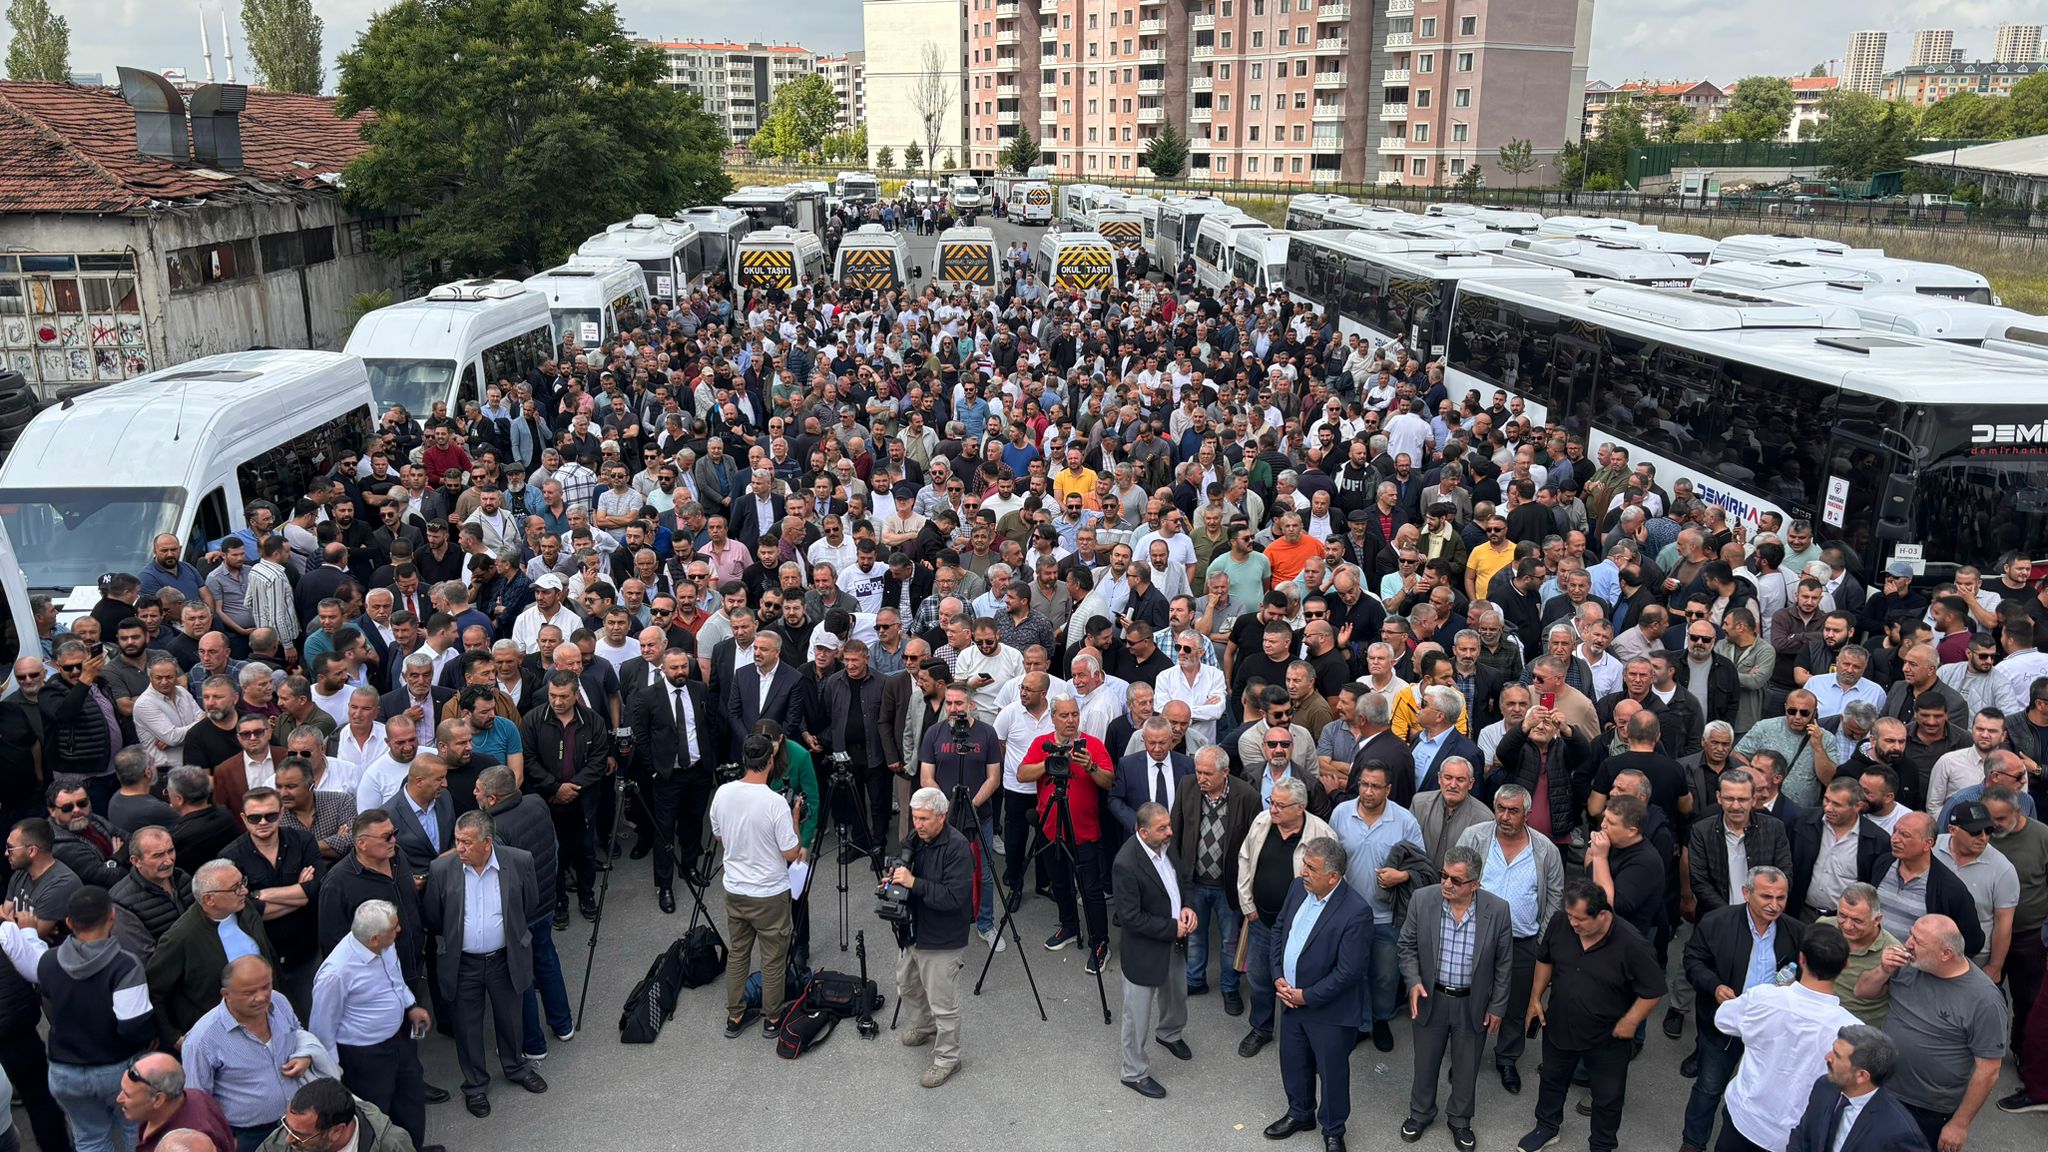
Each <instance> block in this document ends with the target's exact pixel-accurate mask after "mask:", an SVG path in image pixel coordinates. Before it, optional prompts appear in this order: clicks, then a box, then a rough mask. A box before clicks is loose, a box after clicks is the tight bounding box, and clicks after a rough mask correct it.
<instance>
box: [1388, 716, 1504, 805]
mask: <svg viewBox="0 0 2048 1152" xmlns="http://www.w3.org/2000/svg"><path fill="white" fill-rule="evenodd" d="M1453 756H1463V757H1464V758H1465V759H1466V761H1467V762H1468V763H1470V764H1471V765H1472V771H1473V772H1474V773H1477V772H1479V771H1480V769H1481V768H1483V767H1484V766H1485V764H1486V754H1485V753H1484V752H1481V751H1480V750H1479V745H1477V744H1475V743H1473V742H1472V738H1471V737H1470V736H1467V735H1465V734H1464V733H1463V732H1460V731H1458V730H1457V729H1456V728H1453V729H1451V730H1450V731H1449V732H1448V733H1446V734H1445V737H1444V742H1443V744H1442V745H1440V746H1439V747H1438V748H1437V750H1436V759H1434V760H1431V761H1430V762H1429V771H1428V772H1427V773H1426V774H1424V775H1423V777H1422V783H1420V784H1417V785H1416V786H1415V791H1416V792H1417V793H1418V794H1420V793H1423V792H1434V791H1436V790H1437V781H1436V776H1437V770H1438V769H1440V768H1442V767H1443V766H1444V761H1446V760H1448V759H1450V758H1451V757H1453ZM1408 772H1409V776H1410V777H1411V778H1413V776H1414V773H1415V765H1414V763H1413V762H1412V761H1411V762H1410V763H1409V765H1408ZM1395 802H1396V803H1403V801H1399V800H1397V801H1395Z"/></svg>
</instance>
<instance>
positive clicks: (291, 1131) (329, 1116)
mask: <svg viewBox="0 0 2048 1152" xmlns="http://www.w3.org/2000/svg"><path fill="white" fill-rule="evenodd" d="M343 1148H352V1149H354V1150H355V1152H440V1149H441V1146H440V1145H438V1144H429V1145H428V1146H427V1147H425V1148H421V1149H417V1150H415V1149H414V1147H413V1143H412V1137H410V1136H408V1135H406V1133H405V1129H403V1128H400V1127H399V1126H398V1125H396V1124H393V1123H392V1122H391V1117H389V1116H386V1115H385V1114H384V1113H382V1112H379V1111H377V1107H376V1105H374V1104H371V1103H369V1102H368V1101H364V1100H358V1099H356V1098H355V1096H354V1095H352V1094H351V1093H350V1092H349V1090H348V1089H347V1088H346V1087H344V1086H343V1085H342V1082H341V1081H339V1080H328V1079H320V1080H312V1081H309V1082H307V1083H306V1084H304V1085H302V1086H301V1087H300V1088H299V1090H298V1091H297V1092H294V1093H292V1102H291V1104H290V1105H289V1106H288V1107H287V1109H286V1111H285V1114H284V1123H282V1124H280V1125H278V1127H277V1131H275V1132H272V1133H271V1134H270V1135H269V1137H268V1138H266V1139H265V1140H264V1141H263V1143H262V1144H260V1145H258V1146H257V1150H256V1152H339V1150H340V1149H343Z"/></svg>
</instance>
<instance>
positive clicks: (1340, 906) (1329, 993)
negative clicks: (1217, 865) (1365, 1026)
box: [1267, 877, 1372, 1030]
mask: <svg viewBox="0 0 2048 1152" xmlns="http://www.w3.org/2000/svg"><path fill="white" fill-rule="evenodd" d="M1306 899H1308V887H1307V885H1305V884H1304V883H1302V881H1301V879H1300V878H1299V877H1296V878H1295V881H1294V883H1293V884H1291V885H1289V886H1288V888H1287V900H1286V902H1285V903H1283V904H1282V905H1281V906H1280V919H1279V920H1277V921H1275V922H1274V924H1273V930H1272V932H1270V933H1268V934H1267V939H1268V940H1269V941H1270V943H1271V945H1272V949H1273V975H1274V978H1275V979H1278V978H1279V977H1280V976H1281V974H1282V973H1283V972H1284V971H1285V968H1286V965H1285V963H1284V960H1285V958H1286V955H1287V933H1288V931H1289V930H1290V929H1292V928H1293V926H1294V917H1295V914H1296V913H1297V912H1299V911H1301V905H1302V901H1304V900H1306ZM1371 941H1372V907H1371V905H1369V904H1367V903H1366V902H1365V897H1363V896H1360V895H1359V894H1358V893H1357V891H1356V890H1354V889H1353V888H1352V887H1351V885H1350V884H1348V883H1345V882H1342V881H1340V882H1339V883H1338V884H1337V887H1336V889H1335V890H1334V891H1332V892H1331V894H1330V905H1329V907H1327V908H1324V909H1323V914H1322V915H1321V916H1319V917H1317V918H1316V924H1315V927H1314V928H1311V929H1310V930H1309V936H1308V942H1307V943H1306V944H1305V945H1303V946H1302V949H1301V956H1300V957H1299V958H1298V959H1297V960H1296V961H1295V971H1294V975H1295V981H1294V986H1295V987H1297V988H1299V989H1301V994H1302V1006H1301V1007H1299V1008H1289V1009H1287V1011H1288V1012H1290V1013H1293V1014H1296V1015H1297V1016H1298V1017H1299V1018H1300V1020H1301V1021H1302V1022H1303V1023H1306V1024H1329V1025H1334V1026H1336V1027H1339V1028H1350V1029H1353V1030H1356V1029H1357V1028H1358V1026H1359V998H1358V983H1359V981H1361V980H1363V979H1364V978H1365V964H1366V958H1367V953H1368V949H1369V947H1370V945H1371Z"/></svg>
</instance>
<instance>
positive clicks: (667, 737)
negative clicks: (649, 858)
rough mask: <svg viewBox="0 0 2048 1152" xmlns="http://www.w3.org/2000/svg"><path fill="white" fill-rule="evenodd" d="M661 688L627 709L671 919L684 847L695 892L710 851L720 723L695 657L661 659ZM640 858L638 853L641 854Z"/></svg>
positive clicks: (658, 879) (673, 652) (661, 892)
mask: <svg viewBox="0 0 2048 1152" xmlns="http://www.w3.org/2000/svg"><path fill="white" fill-rule="evenodd" d="M661 677H662V679H661V683H660V684H658V685H653V686H650V687H647V688H643V689H641V690H640V691H638V692H635V693H634V694H633V695H632V696H631V697H630V698H629V703H628V705H627V708H628V712H627V726H628V727H630V728H632V730H633V745H634V748H635V756H636V759H637V760H638V762H639V763H638V769H639V772H640V775H641V779H642V781H643V783H642V785H641V787H642V788H643V789H644V791H645V795H644V799H643V803H644V804H645V806H646V809H647V814H648V817H649V819H650V821H651V822H652V824H653V828H652V834H653V837H654V889H655V896H656V899H657V900H658V901H659V902H660V904H661V910H662V911H663V912H674V911H675V910H676V897H675V892H674V891H673V889H672V887H671V885H672V884H673V882H674V879H675V870H676V841H677V836H678V834H680V836H681V838H682V845H683V866H684V867H685V868H686V869H689V870H690V872H691V876H690V880H691V882H692V883H693V884H701V883H702V881H701V879H700V878H699V877H698V876H697V875H696V867H697V858H698V855H699V853H700V852H701V851H702V847H703V837H704V813H705V810H706V809H707V808H708V807H709V806H710V804H711V784H712V780H711V768H712V765H714V764H716V763H718V749H719V743H718V741H717V735H718V732H719V731H720V729H722V728H723V727H724V726H723V725H722V724H720V723H718V722H716V721H715V720H714V719H713V717H712V714H711V712H710V711H709V705H708V703H707V702H706V698H705V695H704V686H703V685H702V684H700V683H698V682H697V681H695V680H692V679H690V657H689V654H688V653H686V652H683V651H681V650H679V649H674V648H671V649H670V650H669V651H668V652H667V653H665V654H664V655H663V656H662V658H661ZM636 854H637V853H636Z"/></svg>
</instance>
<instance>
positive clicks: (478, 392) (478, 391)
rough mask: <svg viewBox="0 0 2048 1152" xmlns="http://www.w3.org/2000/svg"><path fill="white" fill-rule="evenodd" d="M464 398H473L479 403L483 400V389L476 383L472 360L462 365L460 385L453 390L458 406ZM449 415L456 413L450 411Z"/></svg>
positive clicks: (474, 366) (474, 364)
mask: <svg viewBox="0 0 2048 1152" xmlns="http://www.w3.org/2000/svg"><path fill="white" fill-rule="evenodd" d="M465 400H474V401H476V402H477V403H479V404H481V403H483V402H484V393H483V389H482V388H481V387H479V386H478V384H477V379H476V361H474V360H472V361H470V362H469V363H467V364H464V365H463V366H462V386H461V387H459V388H457V389H456V390H455V402H456V404H457V405H458V406H459V405H460V404H461V403H462V402H463V401H465ZM450 415H456V413H450Z"/></svg>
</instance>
